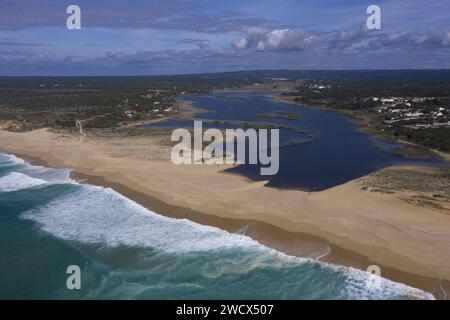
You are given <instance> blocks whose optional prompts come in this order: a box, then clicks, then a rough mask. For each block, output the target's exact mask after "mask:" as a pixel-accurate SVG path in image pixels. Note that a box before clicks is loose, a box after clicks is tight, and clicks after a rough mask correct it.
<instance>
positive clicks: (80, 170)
mask: <svg viewBox="0 0 450 320" xmlns="http://www.w3.org/2000/svg"><path fill="white" fill-rule="evenodd" d="M164 137H165V138H164ZM165 139H167V141H166V140H165ZM168 139H169V138H168V136H167V135H164V134H162V135H156V136H129V137H127V136H125V137H92V136H90V137H89V136H88V138H87V139H84V140H80V137H79V136H77V135H76V134H74V135H70V134H62V133H56V132H51V131H49V130H47V129H41V130H35V131H32V132H27V133H11V132H6V131H0V141H1V143H0V150H1V151H2V152H9V153H14V154H16V155H19V156H23V157H26V158H28V159H30V160H31V161H36V160H37V159H39V160H37V161H43V162H45V164H46V165H48V166H51V167H55V168H61V167H65V168H72V169H74V170H75V173H74V178H76V179H78V180H81V181H84V182H88V183H93V184H99V185H104V186H109V187H112V188H113V189H115V190H116V191H118V192H121V193H122V194H124V195H126V196H128V197H129V198H131V199H133V200H135V201H137V202H139V203H141V204H143V205H145V206H146V207H148V208H150V209H152V210H154V211H155V212H157V213H160V214H163V215H168V216H172V217H177V218H188V219H191V220H193V221H196V222H200V223H203V224H209V225H214V226H218V227H221V228H223V229H226V230H228V231H231V232H240V233H245V234H247V235H249V236H251V237H253V238H255V239H257V240H258V241H260V242H261V243H263V244H266V245H268V246H271V247H274V248H276V249H279V250H281V251H284V252H286V253H289V254H295V255H299V256H310V257H313V258H321V259H322V260H323V261H329V262H333V263H339V264H343V265H351V266H355V267H358V268H361V269H365V268H367V266H368V265H370V264H377V265H380V266H382V275H383V276H384V277H387V278H390V279H393V280H396V281H399V282H404V283H407V284H410V285H413V286H415V287H419V288H422V289H425V290H427V291H428V292H431V293H433V294H435V295H439V294H442V295H444V293H443V292H441V293H439V292H438V291H437V288H439V286H442V285H443V286H444V288H445V287H446V286H447V285H448V280H450V252H449V251H448V246H449V243H450V232H449V231H448V230H450V217H449V215H448V209H449V205H448V203H447V202H444V201H442V207H441V208H434V207H424V206H417V205H413V204H411V203H408V202H406V201H404V200H403V199H402V197H403V196H405V195H399V194H383V193H377V192H369V191H366V190H363V188H362V181H363V180H364V179H358V180H355V181H351V182H348V183H346V184H344V185H340V186H337V187H334V188H331V189H328V190H325V191H321V192H315V193H308V192H303V191H299V190H279V189H274V188H268V187H265V186H264V184H263V183H261V182H252V181H249V180H248V179H247V178H244V177H242V176H239V175H236V174H229V173H224V172H223V171H224V170H225V169H226V168H227V166H208V165H189V166H186V165H184V166H176V165H174V164H172V163H171V161H170V160H169V157H170V150H171V146H170V144H169V143H168ZM441 279H444V280H446V281H441Z"/></svg>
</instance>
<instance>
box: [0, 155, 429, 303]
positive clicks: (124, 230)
mask: <svg viewBox="0 0 450 320" xmlns="http://www.w3.org/2000/svg"><path fill="white" fill-rule="evenodd" d="M10 159H12V161H14V162H16V163H22V164H25V167H26V168H25V169H24V171H25V170H28V171H29V172H30V173H31V174H34V175H42V176H46V177H47V178H49V179H52V178H53V179H61V178H63V180H64V177H66V178H65V179H66V180H65V181H66V182H67V181H69V183H72V184H75V185H77V186H78V189H77V190H76V191H74V192H73V193H70V194H67V195H65V196H62V197H60V198H56V199H54V200H53V201H52V202H50V203H49V204H47V205H45V206H41V207H38V208H35V209H32V210H30V211H27V212H25V213H23V214H22V215H21V218H23V219H29V220H33V221H35V222H37V223H38V224H39V225H40V226H41V228H42V229H43V230H44V231H46V232H48V233H50V234H52V235H54V236H56V237H59V238H61V239H65V240H69V241H76V242H80V243H86V244H97V245H101V246H106V247H118V246H129V247H144V248H156V249H159V250H162V251H164V252H169V253H180V252H204V251H209V250H216V249H220V248H233V247H240V248H250V249H251V250H257V251H258V252H259V254H258V256H259V257H260V258H258V259H257V260H258V263H251V264H249V265H248V266H240V269H242V270H246V268H247V267H248V268H249V269H252V268H255V267H257V266H258V265H260V264H261V263H265V264H269V265H273V266H275V267H282V266H283V265H285V264H286V263H288V264H289V263H296V264H302V263H311V262H313V260H311V259H306V258H298V257H292V256H288V255H285V254H283V253H281V252H278V251H276V250H274V249H270V248H267V247H265V246H263V245H261V244H259V243H258V242H256V241H255V240H253V239H251V238H250V237H247V236H245V235H240V234H231V233H229V232H226V231H224V230H221V229H218V228H214V227H210V226H204V225H200V224H197V223H194V222H192V221H189V220H186V219H173V218H169V217H165V216H161V215H158V214H156V213H154V212H152V211H150V210H148V209H146V208H144V207H142V206H141V205H139V204H137V203H135V202H133V201H132V200H130V199H128V198H126V197H124V196H122V195H121V194H119V193H117V192H115V191H113V190H112V189H106V188H102V187H98V186H92V185H78V184H76V183H74V182H73V181H71V180H70V178H68V176H65V175H64V174H67V172H68V173H69V174H70V171H68V170H67V171H63V172H64V174H62V175H58V174H56V175H55V176H53V177H52V170H56V171H58V170H60V169H49V168H45V167H37V166H31V165H29V164H27V163H26V162H21V161H20V160H21V159H18V158H16V157H14V156H12V157H11V158H10ZM59 174H60V173H59ZM67 179H69V180H67ZM47 181H48V180H44V179H37V178H33V177H29V176H26V175H24V174H21V173H17V172H14V173H10V174H9V175H7V176H5V177H2V178H0V188H4V189H10V190H12V189H16V190H17V189H21V188H24V187H30V186H34V185H37V184H42V183H46V182H47ZM314 263H319V262H314ZM320 265H321V266H322V267H324V268H329V269H332V270H334V271H336V272H338V273H339V274H342V275H344V276H345V286H344V288H343V289H342V290H343V292H342V296H347V297H348V298H352V299H385V298H389V297H392V296H398V295H405V296H409V297H414V298H418V299H433V298H434V297H433V296H432V295H431V294H429V293H426V292H424V291H422V290H419V289H415V288H412V287H409V286H407V285H404V284H400V283H396V282H393V281H390V280H387V279H385V278H381V277H377V276H373V275H370V274H368V273H367V272H364V271H361V270H357V269H354V268H350V267H341V266H335V265H330V264H328V263H322V262H320ZM374 277H375V278H374Z"/></svg>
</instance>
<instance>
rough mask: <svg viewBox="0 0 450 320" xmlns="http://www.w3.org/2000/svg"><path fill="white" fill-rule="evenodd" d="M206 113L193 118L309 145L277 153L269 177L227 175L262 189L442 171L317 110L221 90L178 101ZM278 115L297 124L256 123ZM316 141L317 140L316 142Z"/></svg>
mask: <svg viewBox="0 0 450 320" xmlns="http://www.w3.org/2000/svg"><path fill="white" fill-rule="evenodd" d="M182 99H183V100H187V101H192V102H193V103H194V106H197V107H200V108H202V109H205V110H206V112H203V113H200V114H197V115H196V118H197V119H199V120H201V119H203V120H205V121H206V120H220V121H242V122H260V123H270V124H274V125H278V126H280V127H288V128H293V129H298V130H304V131H306V132H308V133H307V134H305V133H297V132H295V130H287V129H282V130H280V144H281V145H287V144H289V142H291V141H299V142H302V141H303V142H305V141H308V140H313V142H311V143H304V144H297V145H294V146H288V147H283V148H281V149H280V170H279V172H278V174H277V175H274V176H260V174H259V173H260V168H259V165H241V166H238V167H236V168H233V169H231V170H229V171H230V172H234V173H239V174H243V175H245V176H247V177H249V178H251V179H254V180H269V182H268V186H271V187H283V188H302V189H308V190H311V191H319V190H323V189H327V188H330V187H333V186H336V185H339V184H342V183H345V182H347V181H349V180H353V179H356V178H359V177H362V176H364V175H367V174H368V173H370V172H373V171H375V170H378V169H381V168H384V167H386V166H390V165H394V164H408V163H409V164H425V165H435V166H446V165H448V164H446V163H445V162H444V161H442V160H440V159H437V158H434V157H423V158H408V157H404V156H399V155H394V154H393V153H392V152H391V151H392V149H393V148H395V147H398V145H396V144H395V143H392V142H388V141H382V140H377V139H375V138H373V137H372V136H371V135H369V134H367V133H363V132H360V131H359V130H358V128H357V126H356V124H355V123H353V122H352V121H351V120H350V119H349V118H348V117H346V116H343V115H339V114H337V113H334V112H330V111H326V110H323V109H320V108H315V107H307V106H298V105H293V104H287V103H281V102H277V101H273V100H271V99H270V98H269V97H268V96H266V95H264V94H261V93H259V94H258V93H252V92H242V91H237V92H234V91H230V92H227V91H222V92H217V93H215V94H210V95H196V96H187V97H183V98H182ZM279 112H289V113H292V112H293V113H297V114H299V115H300V119H298V120H287V119H280V118H276V119H261V118H260V117H258V115H261V114H272V113H279ZM192 126H193V122H192V121H189V120H180V119H174V120H168V121H165V122H161V123H159V124H156V125H150V127H164V128H178V127H192ZM204 127H218V128H224V127H228V128H230V129H234V128H235V127H236V125H235V123H234V122H233V126H230V125H226V124H225V125H224V124H220V125H217V124H214V123H207V122H205V123H204ZM317 137H318V139H316V138H317Z"/></svg>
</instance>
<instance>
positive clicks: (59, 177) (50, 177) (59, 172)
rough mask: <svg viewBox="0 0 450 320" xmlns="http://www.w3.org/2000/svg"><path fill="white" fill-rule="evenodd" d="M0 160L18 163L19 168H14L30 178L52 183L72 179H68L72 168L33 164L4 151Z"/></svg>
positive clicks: (0, 155)
mask: <svg viewBox="0 0 450 320" xmlns="http://www.w3.org/2000/svg"><path fill="white" fill-rule="evenodd" d="M0 161H1V162H6V163H12V164H17V165H19V168H16V169H14V170H15V171H18V172H20V173H23V174H25V175H27V176H29V177H31V178H35V179H41V180H45V181H47V182H53V183H65V182H71V181H72V180H71V179H70V173H71V172H72V170H70V169H53V168H47V167H43V166H35V165H32V164H30V163H28V162H26V161H25V160H23V159H21V158H18V157H16V156H15V155H13V154H6V153H2V154H0Z"/></svg>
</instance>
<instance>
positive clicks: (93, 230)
mask: <svg viewBox="0 0 450 320" xmlns="http://www.w3.org/2000/svg"><path fill="white" fill-rule="evenodd" d="M70 173H71V170H70V169H53V168H47V167H42V166H35V165H31V164H29V163H27V162H26V161H24V160H22V159H20V158H17V157H16V156H14V155H10V154H0V254H1V260H0V299H13V298H23V299H433V296H432V295H431V294H429V293H426V292H423V291H421V290H419V289H415V288H411V287H409V286H406V285H404V284H400V283H395V282H392V281H390V280H387V279H384V278H381V277H378V276H376V275H372V274H369V273H367V272H363V271H360V270H356V269H353V268H348V267H340V266H334V265H331V264H327V263H323V262H320V261H315V260H311V259H306V258H298V257H292V256H288V255H286V254H283V253H281V252H278V251H276V250H273V249H271V248H268V247H266V246H263V245H261V244H259V243H258V242H256V241H254V240H252V239H251V238H249V237H247V236H244V235H239V234H232V233H229V232H226V231H223V230H220V229H217V228H214V227H209V226H204V225H200V224H197V223H194V222H191V221H189V220H186V219H173V218H168V217H165V216H163V215H162V214H164V213H163V212H161V213H156V212H153V211H151V210H149V209H146V208H144V207H142V206H141V205H139V204H137V203H135V202H133V201H132V200H130V199H128V198H126V197H124V196H123V195H121V194H119V193H117V192H115V191H114V190H112V189H109V188H104V187H99V186H94V185H89V184H80V183H77V182H76V181H73V180H72V179H71V178H70ZM70 265H77V266H79V267H80V270H81V289H80V290H69V289H68V288H67V286H66V281H67V278H68V277H69V275H68V274H67V273H66V270H67V267H68V266H70Z"/></svg>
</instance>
